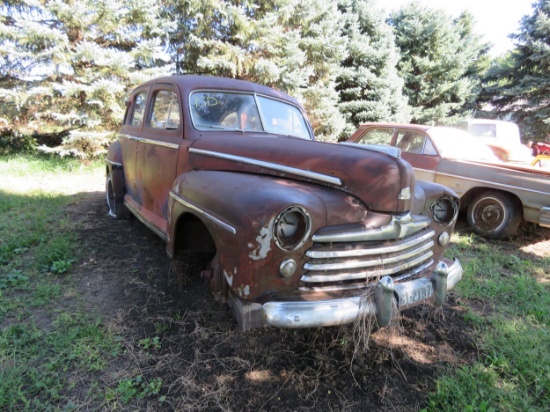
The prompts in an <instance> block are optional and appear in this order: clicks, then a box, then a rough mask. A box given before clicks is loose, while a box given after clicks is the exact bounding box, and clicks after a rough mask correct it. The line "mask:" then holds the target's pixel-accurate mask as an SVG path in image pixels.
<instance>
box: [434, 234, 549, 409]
mask: <svg viewBox="0 0 550 412" xmlns="http://www.w3.org/2000/svg"><path fill="white" fill-rule="evenodd" d="M547 247H548V246H547ZM547 247H546V250H539V251H537V250H532V249H529V248H528V247H527V248H526V249H527V252H525V251H523V250H521V248H520V249H518V248H516V247H514V246H510V245H508V244H507V243H506V242H494V243H489V242H486V241H483V240H482V239H480V238H477V237H474V236H472V235H455V236H454V238H453V246H452V247H451V250H450V254H452V255H454V256H457V257H458V258H459V259H460V260H461V262H462V265H463V267H464V273H465V277H464V278H463V280H462V282H461V283H460V284H459V286H458V290H457V293H458V295H459V296H460V297H461V300H462V304H463V305H464V307H465V308H466V312H465V315H464V316H465V318H466V320H467V321H468V322H469V324H471V326H472V328H473V329H474V331H475V336H476V338H477V339H476V340H477V346H478V348H479V353H480V355H479V361H477V362H475V363H473V364H471V365H467V366H464V367H461V368H459V369H458V370H449V371H447V374H446V376H444V377H442V378H441V379H440V380H439V381H438V382H437V391H436V392H435V393H433V394H432V395H431V396H430V400H429V403H428V405H429V408H428V410H430V411H441V410H446V411H457V410H462V411H501V410H507V411H548V410H550V350H549V349H550V271H549V268H550V250H548V249H547ZM537 252H538V253H537Z"/></svg>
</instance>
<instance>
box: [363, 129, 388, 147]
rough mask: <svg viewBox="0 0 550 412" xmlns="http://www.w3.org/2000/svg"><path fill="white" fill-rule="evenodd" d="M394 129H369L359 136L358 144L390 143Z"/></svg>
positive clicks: (386, 144)
mask: <svg viewBox="0 0 550 412" xmlns="http://www.w3.org/2000/svg"><path fill="white" fill-rule="evenodd" d="M393 131H394V129H371V130H369V131H368V132H367V133H365V134H364V135H363V137H361V140H359V141H358V142H357V143H359V144H381V145H385V146H390V145H391V139H392V137H393Z"/></svg>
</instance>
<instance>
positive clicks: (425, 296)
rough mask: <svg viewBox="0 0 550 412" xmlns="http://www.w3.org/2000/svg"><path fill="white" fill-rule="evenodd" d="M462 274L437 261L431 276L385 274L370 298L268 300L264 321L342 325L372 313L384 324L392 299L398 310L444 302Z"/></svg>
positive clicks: (455, 267)
mask: <svg viewBox="0 0 550 412" xmlns="http://www.w3.org/2000/svg"><path fill="white" fill-rule="evenodd" d="M461 278H462V266H461V265H460V262H459V261H458V260H457V259H455V260H454V261H453V262H452V264H450V265H447V264H446V263H443V262H440V263H439V264H438V266H437V268H436V269H435V270H434V272H433V273H432V276H431V277H430V278H428V277H423V278H419V279H415V280H411V281H408V282H401V283H398V284H395V285H394V283H393V280H392V279H391V278H390V277H389V276H384V277H383V278H382V279H380V280H379V281H378V284H377V285H376V286H375V289H374V293H373V295H372V296H373V298H372V299H366V298H365V297H363V296H354V297H350V298H344V299H334V300H324V301H296V302H267V303H265V304H264V305H263V306H262V317H263V322H264V323H265V324H267V325H271V326H276V327H279V328H312V327H320V326H332V325H343V324H346V323H352V322H354V321H355V320H356V319H357V318H358V317H359V316H362V315H365V314H367V315H374V316H376V319H377V322H378V325H380V326H387V325H388V324H389V323H390V321H391V317H392V314H393V307H394V302H396V303H397V307H398V308H399V310H401V309H404V308H407V307H411V306H414V305H418V304H421V303H424V302H428V301H433V303H434V304H435V305H436V306H441V305H443V303H444V302H445V297H446V295H447V291H448V290H450V289H452V288H453V287H454V286H455V285H456V284H457V283H458V281H459V280H460V279H461Z"/></svg>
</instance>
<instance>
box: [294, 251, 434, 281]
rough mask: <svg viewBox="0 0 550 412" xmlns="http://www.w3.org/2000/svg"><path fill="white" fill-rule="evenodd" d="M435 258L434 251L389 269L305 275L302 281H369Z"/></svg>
mask: <svg viewBox="0 0 550 412" xmlns="http://www.w3.org/2000/svg"><path fill="white" fill-rule="evenodd" d="M432 256H433V253H432V251H431V250H430V251H429V252H427V253H425V254H423V255H420V256H418V257H417V258H416V259H412V260H408V261H406V262H404V263H402V264H400V265H398V266H393V267H389V268H382V269H375V270H370V271H366V270H364V271H361V272H356V273H337V274H329V275H327V274H325V273H322V274H319V275H309V274H304V275H303V276H302V280H303V281H304V282H312V283H313V282H338V281H343V280H357V279H367V278H374V277H381V276H389V275H395V274H396V273H399V272H401V271H404V270H407V269H409V268H411V267H413V266H416V265H418V264H419V263H422V262H424V261H425V260H427V259H429V258H431V257H432ZM380 266H382V265H380Z"/></svg>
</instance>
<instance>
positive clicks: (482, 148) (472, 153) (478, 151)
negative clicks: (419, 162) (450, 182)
mask: <svg viewBox="0 0 550 412" xmlns="http://www.w3.org/2000/svg"><path fill="white" fill-rule="evenodd" d="M428 134H429V135H430V137H431V138H432V140H433V142H434V143H435V145H436V146H437V149H438V151H439V154H440V155H441V157H444V158H447V159H459V160H475V161H484V162H499V159H498V158H497V157H496V156H495V155H494V153H493V151H492V150H491V149H490V148H489V146H487V145H486V144H485V143H483V142H481V141H480V140H479V139H478V138H476V137H475V136H472V135H471V134H469V133H467V132H464V131H462V130H459V129H455V128H451V127H432V128H430V129H428Z"/></svg>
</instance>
